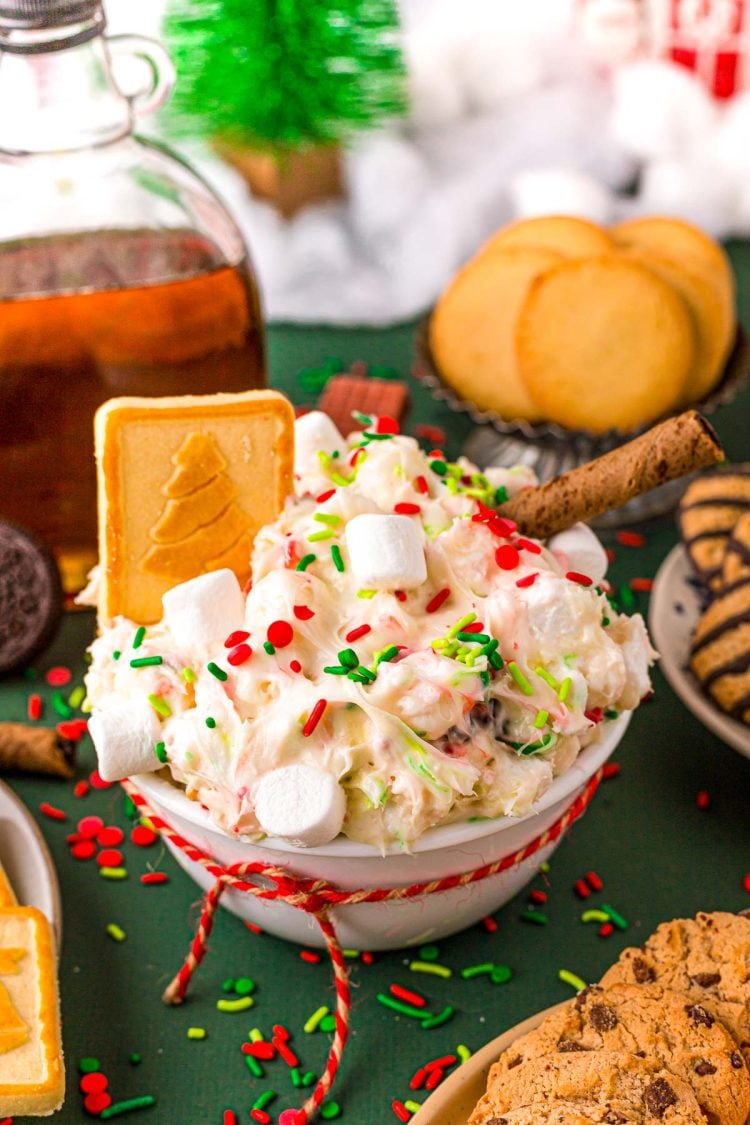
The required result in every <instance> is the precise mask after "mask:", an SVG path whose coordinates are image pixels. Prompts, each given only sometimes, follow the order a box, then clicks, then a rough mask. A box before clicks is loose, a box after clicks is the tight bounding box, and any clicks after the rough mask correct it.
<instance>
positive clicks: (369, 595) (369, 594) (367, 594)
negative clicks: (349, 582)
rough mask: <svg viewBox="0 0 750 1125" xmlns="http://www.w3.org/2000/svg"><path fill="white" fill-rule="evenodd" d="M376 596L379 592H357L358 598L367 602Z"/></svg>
mask: <svg viewBox="0 0 750 1125" xmlns="http://www.w3.org/2000/svg"><path fill="white" fill-rule="evenodd" d="M376 594H377V590H357V597H358V598H364V599H365V601H369V600H370V598H374V597H375V595H376Z"/></svg>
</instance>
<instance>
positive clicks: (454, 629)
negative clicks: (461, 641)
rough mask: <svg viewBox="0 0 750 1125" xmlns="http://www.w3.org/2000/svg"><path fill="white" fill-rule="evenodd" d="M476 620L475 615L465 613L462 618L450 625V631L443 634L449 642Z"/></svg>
mask: <svg viewBox="0 0 750 1125" xmlns="http://www.w3.org/2000/svg"><path fill="white" fill-rule="evenodd" d="M476 619H477V615H476V613H466V614H464V616H463V617H462V618H460V619H459V620H458V621H457V622H456V623H455V625H451V627H450V629H449V630H448V632H447V633H446V634H445V635H446V637H448V638H449V639H450V640H453V639H454V638H455V637H457V636H458V634H459V633H460V632H462V631H463V630H464V629H465V628H466V626H467V625H471V623H472V621H476Z"/></svg>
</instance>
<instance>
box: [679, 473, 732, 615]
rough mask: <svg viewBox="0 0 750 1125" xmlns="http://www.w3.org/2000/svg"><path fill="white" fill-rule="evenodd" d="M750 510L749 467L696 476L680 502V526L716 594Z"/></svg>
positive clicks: (700, 571)
mask: <svg viewBox="0 0 750 1125" xmlns="http://www.w3.org/2000/svg"><path fill="white" fill-rule="evenodd" d="M748 511H750V465H733V466H731V467H730V468H728V469H717V470H715V471H714V472H711V473H705V474H704V475H703V476H700V477H697V478H696V479H695V480H694V481H692V483H691V484H690V485H689V486H688V488H687V490H686V491H685V495H684V496H683V498H682V501H681V503H680V508H679V512H678V523H679V527H680V534H681V536H682V540H683V542H684V544H685V549H686V550H687V553H688V555H689V556H690V561H691V562H692V564H693V567H694V568H695V571H696V573H697V574H698V576H699V578H701V579H702V581H703V582H705V584H706V585H707V586H708V587H709V589H710V590H711V591H713V592H714V593H717V592H718V591H719V590H720V589H721V587H722V584H723V576H722V570H723V566H724V556H725V554H726V550H727V545H728V543H729V539H730V536H731V534H732V531H733V530H734V527H735V525H736V523H737V521H738V520H739V519H740V517H741V516H743V515H744V514H745V513H746V512H748Z"/></svg>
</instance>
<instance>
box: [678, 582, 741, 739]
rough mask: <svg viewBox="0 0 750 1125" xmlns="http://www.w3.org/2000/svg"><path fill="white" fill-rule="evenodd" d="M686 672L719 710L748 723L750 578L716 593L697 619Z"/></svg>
mask: <svg viewBox="0 0 750 1125" xmlns="http://www.w3.org/2000/svg"><path fill="white" fill-rule="evenodd" d="M690 669H691V671H692V672H693V675H694V676H695V677H696V679H697V680H698V682H699V683H700V685H701V687H702V688H703V690H704V691H705V692H706V694H707V695H709V696H710V697H711V699H713V701H714V702H715V703H716V704H717V706H718V707H720V708H721V710H722V711H726V713H727V714H728V715H730V716H731V717H732V718H733V719H737V720H738V721H739V722H742V723H750V578H747V579H744V580H742V579H740V580H739V581H738V582H736V583H735V584H734V585H733V586H731V587H730V588H729V589H728V590H727V591H726V593H723V594H719V596H718V597H716V598H714V600H713V601H712V602H711V604H710V605H709V607H708V609H707V610H706V611H705V613H704V614H703V615H702V616H701V617H700V618H699V620H698V624H697V626H696V629H695V633H694V634H693V647H692V652H691V654H690Z"/></svg>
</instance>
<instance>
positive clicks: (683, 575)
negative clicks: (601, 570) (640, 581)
mask: <svg viewBox="0 0 750 1125" xmlns="http://www.w3.org/2000/svg"><path fill="white" fill-rule="evenodd" d="M694 580H695V579H694V573H693V569H692V567H691V566H690V561H689V559H688V556H687V553H686V551H685V548H684V547H682V546H677V547H674V548H673V549H672V550H671V551H670V552H669V554H668V555H667V557H666V559H665V560H664V562H663V563H662V564H661V566H660V567H659V573H658V574H657V575H656V579H655V581H654V588H653V590H652V592H651V610H650V613H649V628H650V630H651V636H652V638H653V641H654V644H655V645H656V647H657V649H658V650H659V652H660V653H661V661H660V666H661V670H662V672H663V673H664V675H665V676H666V677H667V679H668V680H669V682H670V684H671V685H672V687H673V688H674V690H675V692H676V694H677V695H679V697H680V699H681V700H682V702H683V703H684V704H685V706H686V707H687V708H688V710H690V711H692V712H693V714H694V715H695V717H696V719H699V720H700V721H701V722H702V723H703V725H704V726H705V727H708V729H709V730H710V731H711V732H712V733H713V734H715V735H717V737H718V738H721V739H722V740H723V741H724V742H726V743H727V744H728V745H729V746H733V747H734V749H735V750H739V752H740V754H744V755H745V757H746V758H750V728H748V727H746V726H745V725H744V724H743V723H738V722H737V721H736V720H735V719H730V718H729V716H728V715H725V714H724V712H723V711H720V710H719V709H718V707H716V706H715V705H714V704H713V703H712V702H711V700H710V699H709V698H708V697H707V696H706V695H704V694H703V691H702V689H701V687H700V685H699V684H698V681H697V680H696V679H695V677H694V676H693V674H692V672H690V671H689V669H688V660H689V658H690V638H691V637H692V634H693V630H694V628H695V625H696V622H697V621H698V618H699V617H700V613H701V601H700V597H699V594H698V591H697V589H696V588H695V586H694V585H693V584H692V583H693V582H694Z"/></svg>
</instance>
